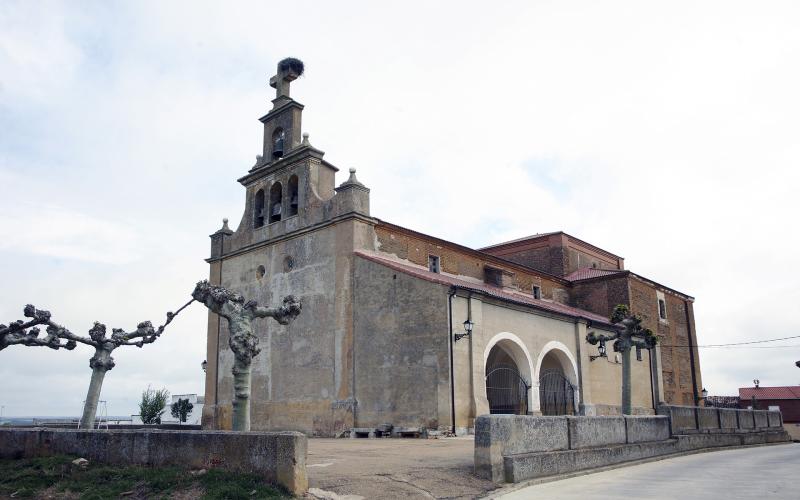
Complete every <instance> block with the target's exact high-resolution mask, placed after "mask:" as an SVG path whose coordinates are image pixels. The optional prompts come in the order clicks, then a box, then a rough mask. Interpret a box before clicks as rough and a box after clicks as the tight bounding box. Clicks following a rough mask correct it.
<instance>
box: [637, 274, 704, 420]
mask: <svg viewBox="0 0 800 500" xmlns="http://www.w3.org/2000/svg"><path fill="white" fill-rule="evenodd" d="M628 287H629V289H630V302H629V306H630V308H631V311H632V312H634V313H635V314H639V315H640V316H641V317H642V319H643V322H642V324H643V325H644V326H645V327H646V328H650V329H651V330H653V332H655V333H656V334H657V335H658V336H659V337H660V344H661V369H662V375H663V380H664V400H665V402H666V403H668V404H678V405H694V404H695V403H696V402H695V401H694V392H693V390H692V361H691V358H690V353H691V352H693V353H694V370H695V382H696V384H697V392H698V394H699V393H700V390H701V389H702V380H701V377H700V359H699V357H698V356H697V349H690V348H689V347H685V346H688V345H689V344H690V343H691V345H697V339H696V335H695V330H694V312H693V310H692V303H691V302H690V301H687V300H685V299H683V298H682V297H679V296H677V295H675V294H672V293H669V292H666V293H664V299H665V301H666V305H667V319H666V321H660V320H659V316H658V298H657V295H656V291H657V288H656V287H655V286H653V285H652V284H650V283H647V282H644V281H642V280H640V279H638V278H636V277H635V276H631V277H630V278H629V280H628ZM687 307H688V312H689V314H688V317H689V321H688V323H687V312H686V308H687ZM690 332H691V339H690Z"/></svg>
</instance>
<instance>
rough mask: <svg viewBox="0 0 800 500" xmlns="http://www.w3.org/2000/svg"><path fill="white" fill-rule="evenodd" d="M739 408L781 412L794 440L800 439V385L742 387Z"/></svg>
mask: <svg viewBox="0 0 800 500" xmlns="http://www.w3.org/2000/svg"><path fill="white" fill-rule="evenodd" d="M739 407H740V408H755V409H756V410H780V412H781V415H782V416H783V426H784V427H785V428H786V430H787V431H788V432H789V434H791V436H792V439H795V440H798V439H800V385H785V386H779V387H761V386H755V387H740V388H739Z"/></svg>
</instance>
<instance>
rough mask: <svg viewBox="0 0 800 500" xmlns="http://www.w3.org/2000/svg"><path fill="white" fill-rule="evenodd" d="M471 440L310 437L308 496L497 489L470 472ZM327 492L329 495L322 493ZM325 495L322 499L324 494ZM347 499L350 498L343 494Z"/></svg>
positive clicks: (459, 494)
mask: <svg viewBox="0 0 800 500" xmlns="http://www.w3.org/2000/svg"><path fill="white" fill-rule="evenodd" d="M473 464H474V440H473V439H472V437H471V436H467V437H454V438H439V439H395V438H387V439H317V438H313V439H309V440H308V459H307V466H306V467H307V471H308V478H309V487H310V489H309V492H310V494H311V495H314V496H312V498H314V497H316V498H329V499H330V498H335V497H333V496H331V495H330V493H334V494H336V495H338V496H339V497H340V498H342V497H343V498H344V499H346V500H357V499H358V498H367V499H372V498H381V499H383V498H404V499H416V498H453V499H467V498H478V497H481V496H483V495H486V494H488V492H489V491H490V490H493V489H494V488H495V487H496V485H494V484H493V483H492V482H491V481H487V480H483V479H480V478H478V477H476V476H475V475H473V473H472V469H473ZM325 491H327V492H328V493H327V494H326V493H323V492H325ZM326 495H327V496H326ZM347 495H351V496H349V497H348V496H347Z"/></svg>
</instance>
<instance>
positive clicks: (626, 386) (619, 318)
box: [586, 304, 658, 415]
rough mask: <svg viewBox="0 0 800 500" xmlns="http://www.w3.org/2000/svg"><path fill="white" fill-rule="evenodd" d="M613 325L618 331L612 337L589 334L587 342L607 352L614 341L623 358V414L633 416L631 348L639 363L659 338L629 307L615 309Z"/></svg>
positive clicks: (594, 333)
mask: <svg viewBox="0 0 800 500" xmlns="http://www.w3.org/2000/svg"><path fill="white" fill-rule="evenodd" d="M611 323H613V324H614V325H616V326H617V328H618V330H617V332H616V333H614V334H612V335H606V334H600V333H597V332H589V333H588V334H587V335H586V341H587V342H588V343H590V344H592V345H596V344H598V343H599V344H600V345H601V346H602V347H603V349H601V351H602V352H605V343H606V342H608V341H614V351H615V352H618V353H620V355H621V357H622V414H623V415H630V414H631V348H633V347H635V348H636V359H637V361H641V360H642V349H648V350H650V349H653V348H654V347H655V346H656V342H657V340H658V339H657V337H656V336H655V335H654V334H653V332H652V331H651V330H650V329H648V328H642V319H641V318H639V317H638V316H636V315H633V314H630V311H629V310H628V307H627V306H625V305H622V304H620V305H618V306H617V307H616V308H614V314H613V315H612V316H611Z"/></svg>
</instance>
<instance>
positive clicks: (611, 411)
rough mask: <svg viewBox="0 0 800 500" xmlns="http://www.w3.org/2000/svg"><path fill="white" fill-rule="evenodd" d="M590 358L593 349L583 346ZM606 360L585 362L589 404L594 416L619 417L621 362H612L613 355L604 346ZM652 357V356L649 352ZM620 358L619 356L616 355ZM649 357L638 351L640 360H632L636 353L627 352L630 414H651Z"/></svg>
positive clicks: (614, 354) (594, 348)
mask: <svg viewBox="0 0 800 500" xmlns="http://www.w3.org/2000/svg"><path fill="white" fill-rule="evenodd" d="M585 347H586V349H588V350H589V353H590V354H591V355H592V356H596V355H597V347H596V346H592V345H589V344H585ZM607 348H608V358H597V359H595V360H594V361H591V362H590V363H589V375H590V383H591V386H592V403H594V404H595V405H596V414H597V415H619V414H620V408H621V405H622V362H621V361H622V360H621V358H620V363H616V362H615V359H616V358H615V356H616V355H617V353H615V352H614V351H613V349H612V347H611V343H609V344H608V346H607ZM653 354H654V355H655V353H653ZM620 356H622V355H621V354H620ZM650 383H651V380H650V354H649V353H648V352H647V351H642V361H636V351H635V350H634V349H632V350H631V406H632V409H633V412H634V414H653V413H655V410H654V409H653V396H652V390H651V386H650Z"/></svg>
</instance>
